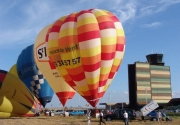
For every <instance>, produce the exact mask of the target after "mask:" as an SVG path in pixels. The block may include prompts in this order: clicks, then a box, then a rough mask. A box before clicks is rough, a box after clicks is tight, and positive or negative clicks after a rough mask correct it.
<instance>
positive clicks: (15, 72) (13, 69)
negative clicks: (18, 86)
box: [9, 64, 41, 112]
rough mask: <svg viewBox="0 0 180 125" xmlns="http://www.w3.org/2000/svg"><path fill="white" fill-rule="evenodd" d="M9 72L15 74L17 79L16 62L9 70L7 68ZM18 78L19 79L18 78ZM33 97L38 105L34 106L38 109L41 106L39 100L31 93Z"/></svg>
mask: <svg viewBox="0 0 180 125" xmlns="http://www.w3.org/2000/svg"><path fill="white" fill-rule="evenodd" d="M9 73H11V74H13V75H14V76H16V77H17V78H18V79H19V76H18V73H17V68H16V64H14V65H13V66H12V67H11V68H10V70H9ZM19 80H20V79H19ZM22 84H24V83H23V82H22ZM33 98H34V99H35V101H36V102H37V103H38V107H36V109H38V110H39V109H40V107H41V103H40V102H39V100H38V99H37V98H36V97H35V96H34V95H33ZM37 112H39V111H37Z"/></svg>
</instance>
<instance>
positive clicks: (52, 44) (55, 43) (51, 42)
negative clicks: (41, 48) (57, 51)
mask: <svg viewBox="0 0 180 125" xmlns="http://www.w3.org/2000/svg"><path fill="white" fill-rule="evenodd" d="M57 46H58V39H56V40H49V41H48V48H52V47H57Z"/></svg>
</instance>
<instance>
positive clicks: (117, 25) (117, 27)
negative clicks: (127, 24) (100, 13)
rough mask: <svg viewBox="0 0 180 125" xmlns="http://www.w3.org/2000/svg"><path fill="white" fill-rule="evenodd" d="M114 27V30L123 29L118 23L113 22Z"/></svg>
mask: <svg viewBox="0 0 180 125" xmlns="http://www.w3.org/2000/svg"><path fill="white" fill-rule="evenodd" d="M114 25H115V27H116V29H123V27H122V24H121V23H120V22H115V23H114Z"/></svg>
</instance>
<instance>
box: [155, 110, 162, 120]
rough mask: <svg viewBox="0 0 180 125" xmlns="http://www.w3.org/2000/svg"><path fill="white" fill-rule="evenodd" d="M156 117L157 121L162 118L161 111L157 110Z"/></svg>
mask: <svg viewBox="0 0 180 125" xmlns="http://www.w3.org/2000/svg"><path fill="white" fill-rule="evenodd" d="M156 118H157V120H158V122H160V121H161V120H162V113H161V112H160V111H159V110H158V112H157V113H156Z"/></svg>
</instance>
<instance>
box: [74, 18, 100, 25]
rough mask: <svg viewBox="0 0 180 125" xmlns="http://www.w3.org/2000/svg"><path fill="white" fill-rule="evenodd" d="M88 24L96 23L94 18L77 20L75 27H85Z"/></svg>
mask: <svg viewBox="0 0 180 125" xmlns="http://www.w3.org/2000/svg"><path fill="white" fill-rule="evenodd" d="M90 23H96V24H97V23H98V22H97V20H96V18H95V17H87V18H83V19H81V20H79V21H78V22H77V27H80V26H82V25H85V24H90Z"/></svg>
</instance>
